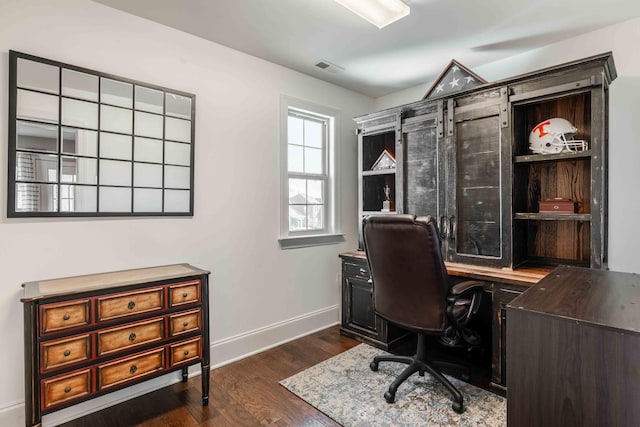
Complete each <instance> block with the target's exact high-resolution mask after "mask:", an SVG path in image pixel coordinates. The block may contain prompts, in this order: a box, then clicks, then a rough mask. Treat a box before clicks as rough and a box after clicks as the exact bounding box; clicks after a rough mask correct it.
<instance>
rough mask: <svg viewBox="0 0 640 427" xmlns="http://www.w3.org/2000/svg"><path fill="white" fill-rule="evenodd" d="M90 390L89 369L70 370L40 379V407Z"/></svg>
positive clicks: (51, 404)
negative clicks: (67, 372)
mask: <svg viewBox="0 0 640 427" xmlns="http://www.w3.org/2000/svg"><path fill="white" fill-rule="evenodd" d="M90 392H91V370H89V369H85V370H82V371H76V372H72V373H70V374H66V375H60V376H57V377H53V378H49V379H47V380H43V381H42V409H43V410H44V409H47V408H50V407H52V406H55V405H59V404H61V403H65V402H67V401H69V400H72V399H77V398H79V397H82V396H86V395H88V394H89V393H90Z"/></svg>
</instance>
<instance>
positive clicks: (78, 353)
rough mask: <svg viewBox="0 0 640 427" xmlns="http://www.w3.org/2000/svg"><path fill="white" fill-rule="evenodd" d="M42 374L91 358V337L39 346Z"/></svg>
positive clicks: (83, 336)
mask: <svg viewBox="0 0 640 427" xmlns="http://www.w3.org/2000/svg"><path fill="white" fill-rule="evenodd" d="M40 354H41V355H42V366H41V368H40V369H41V370H42V371H43V372H45V371H49V370H51V369H55V368H59V367H62V366H66V365H69V364H72V363H77V362H81V361H83V360H88V359H90V358H91V335H89V334H85V335H80V336H76V337H72V338H65V339H61V340H56V341H45V342H44V343H43V344H41V350H40Z"/></svg>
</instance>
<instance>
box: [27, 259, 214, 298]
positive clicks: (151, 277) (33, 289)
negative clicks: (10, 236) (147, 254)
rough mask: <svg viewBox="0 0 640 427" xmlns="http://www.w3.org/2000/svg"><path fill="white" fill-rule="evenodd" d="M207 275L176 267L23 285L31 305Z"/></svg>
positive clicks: (160, 267) (161, 267) (184, 266)
mask: <svg viewBox="0 0 640 427" xmlns="http://www.w3.org/2000/svg"><path fill="white" fill-rule="evenodd" d="M203 274H209V271H206V270H201V269H199V268H197V267H193V266H191V265H189V264H173V265H164V266H158V267H147V268H137V269H133V270H122V271H113V272H107V273H99V274H89V275H86V276H75V277H65V278H61V279H51V280H38V281H35V282H28V283H24V284H23V285H22V287H23V288H24V296H23V298H22V299H21V301H22V302H27V301H31V300H35V299H40V298H47V297H52V296H59V295H68V294H74V293H79V292H85V291H90V290H95V289H108V288H112V287H116V286H126V285H133V284H137V283H149V282H157V281H161V280H171V279H179V278H181V277H189V276H198V275H203Z"/></svg>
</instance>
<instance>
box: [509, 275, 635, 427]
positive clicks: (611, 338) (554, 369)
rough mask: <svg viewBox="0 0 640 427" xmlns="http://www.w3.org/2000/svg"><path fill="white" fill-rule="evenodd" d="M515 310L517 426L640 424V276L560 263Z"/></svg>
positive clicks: (513, 414)
mask: <svg viewBox="0 0 640 427" xmlns="http://www.w3.org/2000/svg"><path fill="white" fill-rule="evenodd" d="M507 317H508V319H509V324H508V327H507V355H508V358H507V373H508V377H507V378H508V381H507V384H508V395H507V420H508V423H509V425H510V426H518V427H526V426H536V427H537V426H563V427H572V426H576V427H577V426H580V427H588V426H594V427H596V426H598V427H599V426H616V427H622V426H638V425H640V276H638V275H637V274H629V273H618V272H611V271H603V270H593V269H587V268H578V267H564V266H563V267H558V268H556V269H555V270H553V271H552V272H551V273H550V274H549V275H548V276H547V277H546V278H545V279H543V280H541V281H540V282H539V283H538V284H536V285H535V286H533V287H531V288H530V289H529V290H528V291H527V292H525V293H524V294H522V295H521V296H519V297H518V298H516V299H514V300H513V301H511V303H510V304H508V306H507Z"/></svg>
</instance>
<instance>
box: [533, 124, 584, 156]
mask: <svg viewBox="0 0 640 427" xmlns="http://www.w3.org/2000/svg"><path fill="white" fill-rule="evenodd" d="M576 132H578V129H577V128H576V127H575V126H573V125H572V124H571V123H570V122H569V121H568V120H565V119H560V118H553V119H548V120H545V121H543V122H541V123H538V125H536V126H535V127H534V128H533V130H532V131H531V133H530V134H529V149H530V150H531V151H532V152H533V153H535V154H555V153H562V152H567V151H570V152H577V151H586V150H588V149H589V147H588V143H587V141H584V140H576V139H573V137H574V136H575V134H576Z"/></svg>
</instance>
